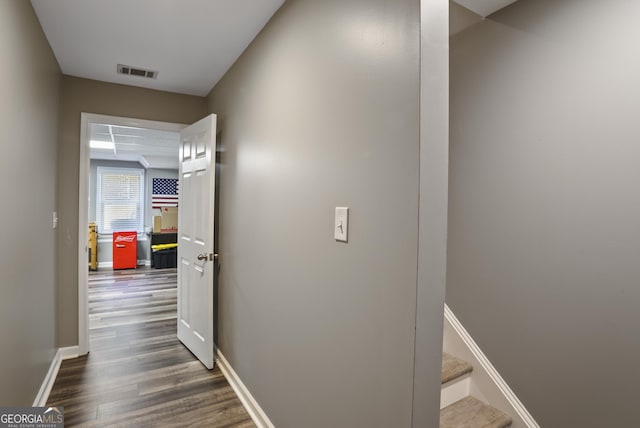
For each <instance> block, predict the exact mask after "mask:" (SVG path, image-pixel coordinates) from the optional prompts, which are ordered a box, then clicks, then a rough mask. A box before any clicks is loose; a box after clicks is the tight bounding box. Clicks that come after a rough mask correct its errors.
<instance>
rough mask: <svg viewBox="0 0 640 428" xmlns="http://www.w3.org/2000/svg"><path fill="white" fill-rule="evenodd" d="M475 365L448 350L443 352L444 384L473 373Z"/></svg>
mask: <svg viewBox="0 0 640 428" xmlns="http://www.w3.org/2000/svg"><path fill="white" fill-rule="evenodd" d="M472 370H473V366H472V365H471V364H469V363H468V362H466V361H464V360H461V359H460V358H457V357H454V356H453V355H451V354H447V353H446V352H443V353H442V384H443V385H444V384H445V383H447V382H450V381H452V380H454V379H457V378H459V377H460V376H464V375H465V374H467V373H471V371H472Z"/></svg>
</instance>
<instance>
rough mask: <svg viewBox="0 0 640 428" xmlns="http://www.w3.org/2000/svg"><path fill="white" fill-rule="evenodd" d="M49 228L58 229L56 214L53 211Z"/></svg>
mask: <svg viewBox="0 0 640 428" xmlns="http://www.w3.org/2000/svg"><path fill="white" fill-rule="evenodd" d="M51 227H53V228H54V229H55V228H56V227H58V213H57V212H55V211H53V215H52V216H51Z"/></svg>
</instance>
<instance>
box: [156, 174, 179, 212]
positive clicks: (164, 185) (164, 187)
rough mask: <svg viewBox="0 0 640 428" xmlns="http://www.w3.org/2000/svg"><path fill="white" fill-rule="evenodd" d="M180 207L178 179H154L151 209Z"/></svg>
mask: <svg viewBox="0 0 640 428" xmlns="http://www.w3.org/2000/svg"><path fill="white" fill-rule="evenodd" d="M177 206H178V179H177V178H154V179H153V189H152V191H151V208H162V207H177Z"/></svg>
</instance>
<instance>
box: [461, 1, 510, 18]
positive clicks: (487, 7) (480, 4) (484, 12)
mask: <svg viewBox="0 0 640 428" xmlns="http://www.w3.org/2000/svg"><path fill="white" fill-rule="evenodd" d="M453 1H455V2H456V3H458V4H459V5H460V6H464V7H466V8H467V9H469V10H470V11H472V12H475V13H477V14H478V15H480V16H481V17H483V18H486V17H487V16H489V15H491V14H492V13H494V12H497V11H498V10H500V9H502V8H503V7H506V6H509V5H510V4H511V3H515V2H516V1H517V0H453Z"/></svg>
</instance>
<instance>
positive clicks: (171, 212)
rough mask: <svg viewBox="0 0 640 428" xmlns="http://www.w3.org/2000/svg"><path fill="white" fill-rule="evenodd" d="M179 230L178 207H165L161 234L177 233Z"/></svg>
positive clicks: (161, 222)
mask: <svg viewBox="0 0 640 428" xmlns="http://www.w3.org/2000/svg"><path fill="white" fill-rule="evenodd" d="M177 230H178V207H163V208H162V219H161V221H160V232H176V231H177Z"/></svg>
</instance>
